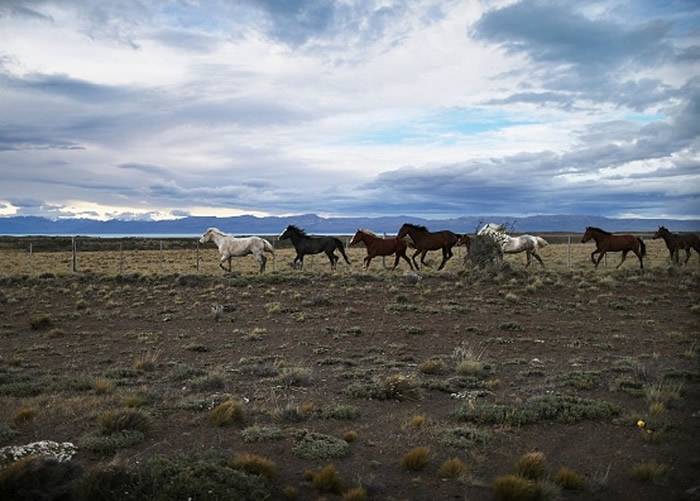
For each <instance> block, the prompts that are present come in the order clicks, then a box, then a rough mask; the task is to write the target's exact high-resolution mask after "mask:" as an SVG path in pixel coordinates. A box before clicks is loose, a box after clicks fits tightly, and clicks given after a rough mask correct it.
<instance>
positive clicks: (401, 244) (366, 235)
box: [348, 228, 413, 270]
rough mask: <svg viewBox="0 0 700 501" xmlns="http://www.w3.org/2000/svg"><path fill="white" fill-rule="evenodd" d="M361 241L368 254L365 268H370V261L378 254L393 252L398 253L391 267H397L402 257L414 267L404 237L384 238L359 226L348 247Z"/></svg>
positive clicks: (387, 254) (383, 254) (393, 268)
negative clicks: (407, 253)
mask: <svg viewBox="0 0 700 501" xmlns="http://www.w3.org/2000/svg"><path fill="white" fill-rule="evenodd" d="M360 242H363V243H364V244H365V247H366V249H367V256H366V257H365V259H364V263H365V270H366V269H368V268H369V263H370V262H371V261H372V259H373V258H375V257H377V256H391V255H392V254H395V255H396V258H395V259H394V266H393V267H392V268H391V269H392V270H395V269H396V267H397V266H398V264H399V259H401V258H403V259H404V260H405V261H406V262H407V263H408V266H410V267H411V269H413V264H411V260H410V259H408V256H406V248H407V247H408V245H407V244H406V241H405V240H404V239H402V238H398V237H391V238H382V237H380V236H378V235H376V234H374V233H372V232H371V231H369V230H363V229H360V228H358V229H357V232H356V233H355V236H354V237H352V240H351V241H350V243H349V244H348V247H352V246H353V245H357V244H359V243H360Z"/></svg>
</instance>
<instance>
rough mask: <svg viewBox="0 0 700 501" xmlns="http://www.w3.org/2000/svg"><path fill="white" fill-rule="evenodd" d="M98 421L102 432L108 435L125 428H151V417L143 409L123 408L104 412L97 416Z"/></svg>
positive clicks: (136, 429) (138, 429) (144, 429)
mask: <svg viewBox="0 0 700 501" xmlns="http://www.w3.org/2000/svg"><path fill="white" fill-rule="evenodd" d="M97 423H98V424H99V425H100V429H101V431H102V433H103V434H105V435H108V434H110V433H115V432H118V431H124V430H135V431H140V432H145V431H147V430H148V428H149V425H150V419H149V417H148V416H147V415H146V414H144V413H143V412H141V411H137V410H132V409H122V410H117V411H107V412H103V413H102V414H100V415H99V416H97Z"/></svg>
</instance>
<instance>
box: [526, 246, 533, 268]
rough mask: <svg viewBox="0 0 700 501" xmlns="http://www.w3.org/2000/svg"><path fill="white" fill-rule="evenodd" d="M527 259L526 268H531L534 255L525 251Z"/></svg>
mask: <svg viewBox="0 0 700 501" xmlns="http://www.w3.org/2000/svg"><path fill="white" fill-rule="evenodd" d="M525 257H526V258H527V263H525V268H527V267H528V266H530V263H531V262H532V255H531V252H530V251H529V250H526V251H525Z"/></svg>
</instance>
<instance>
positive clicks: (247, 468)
mask: <svg viewBox="0 0 700 501" xmlns="http://www.w3.org/2000/svg"><path fill="white" fill-rule="evenodd" d="M230 465H231V468H233V469H234V470H241V471H244V472H246V473H250V474H253V475H262V476H263V477H266V478H268V479H270V480H272V479H274V478H275V477H276V476H277V465H276V464H275V463H274V461H272V460H270V459H268V458H266V457H264V456H259V455H257V454H250V453H243V454H236V456H234V458H233V459H232V460H231V462H230Z"/></svg>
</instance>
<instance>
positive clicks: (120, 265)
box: [119, 242, 124, 275]
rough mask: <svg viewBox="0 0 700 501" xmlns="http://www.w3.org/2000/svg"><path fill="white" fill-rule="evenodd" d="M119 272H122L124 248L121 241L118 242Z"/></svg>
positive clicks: (121, 273)
mask: <svg viewBox="0 0 700 501" xmlns="http://www.w3.org/2000/svg"><path fill="white" fill-rule="evenodd" d="M119 274H120V275H123V274H124V249H123V248H122V243H121V242H119Z"/></svg>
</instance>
